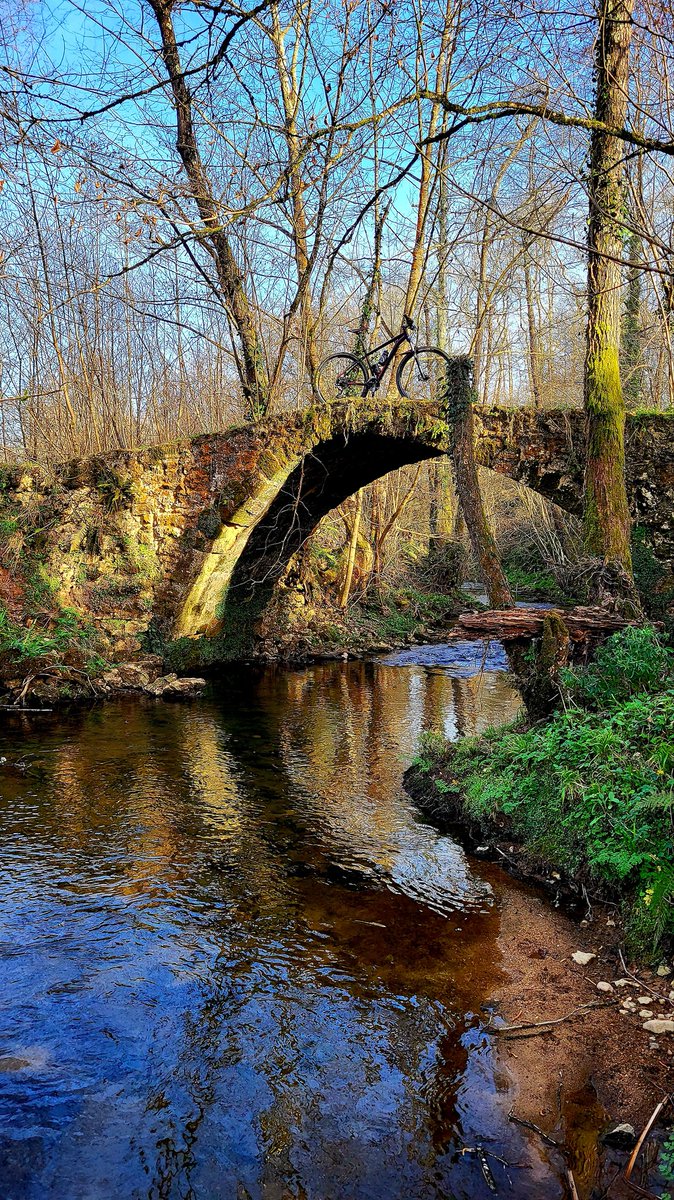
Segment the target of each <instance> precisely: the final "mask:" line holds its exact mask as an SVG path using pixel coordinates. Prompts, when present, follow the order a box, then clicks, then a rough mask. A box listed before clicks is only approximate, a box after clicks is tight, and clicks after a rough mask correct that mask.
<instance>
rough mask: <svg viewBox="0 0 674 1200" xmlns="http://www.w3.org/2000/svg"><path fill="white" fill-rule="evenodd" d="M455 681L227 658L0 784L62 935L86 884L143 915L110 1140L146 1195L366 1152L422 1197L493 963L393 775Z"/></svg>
mask: <svg viewBox="0 0 674 1200" xmlns="http://www.w3.org/2000/svg"><path fill="white" fill-rule="evenodd" d="M465 692H466V689H465V688H464V687H463V683H461V684H459V685H457V684H456V682H452V681H451V680H449V679H448V678H447V677H446V676H445V675H444V674H442V673H440V672H432V671H430V672H429V671H426V670H424V669H422V668H413V669H412V670H399V669H396V668H383V667H380V666H375V665H372V664H362V663H361V664H349V665H347V666H342V665H341V664H340V665H334V664H333V665H329V666H324V667H316V668H313V669H312V670H306V671H297V672H292V673H291V672H284V673H276V672H271V671H270V672H264V673H262V674H260V675H259V676H258V677H257V683H256V685H253V683H252V682H251V679H250V677H249V678H248V679H244V678H241V679H237V677H235V675H234V673H232V677H231V679H228V681H227V690H226V691H223V693H222V694H221V696H220V697H219V698H216V699H215V700H214V701H213V703H212V704H210V705H209V704H207V703H203V704H200V705H198V706H195V707H193V708H192V707H190V708H182V707H177V706H176V707H169V706H161V707H160V706H157V707H156V708H147V707H142V706H140V705H138V706H136V705H111V706H109V707H108V708H107V709H106V710H105V719H104V720H102V719H101V715H100V714H97V713H93V714H88V715H87V716H85V717H81V718H80V719H79V721H78V723H77V724H76V725H75V726H73V730H72V732H71V733H70V735H69V736H68V738H67V739H59V737H58V735H57V734H55V735H54V737H53V740H52V742H51V743H49V744H48V745H46V746H45V747H44V749H45V764H46V767H45V769H46V777H45V779H44V780H43V781H41V782H40V783H39V785H36V784H35V782H34V781H22V783H21V786H22V787H24V790H26V791H27V790H28V789H29V788H30V789H32V791H33V793H34V794H35V796H36V800H35V805H36V810H35V816H34V819H33V826H32V828H31V832H30V836H31V838H33V839H34V845H35V861H36V868H35V869H36V872H41V873H42V875H43V877H44V885H45V887H50V886H51V879H52V877H53V878H62V876H63V869H64V867H63V864H64V863H65V864H66V865H67V866H69V865H70V864H72V870H73V879H72V888H73V898H70V897H66V895H65V893H66V892H67V889H68V884H66V887H65V888H64V889H63V894H62V895H61V896H60V899H59V903H60V904H61V906H62V907H61V909H60V910H59V911H60V912H61V913H66V914H67V913H70V914H71V917H72V920H73V922H74V925H75V929H77V911H78V910H77V904H78V903H79V900H78V896H79V895H80V894H81V895H82V896H83V898H84V899H83V903H84V904H86V903H87V902H88V897H89V896H90V895H91V893H92V892H98V895H97V903H99V904H101V903H102V904H105V903H107V897H110V903H111V904H114V902H115V900H116V899H121V898H123V899H124V902H125V903H124V904H123V905H122V906H121V907H119V908H117V909H115V913H116V914H117V913H121V914H122V916H121V918H120V919H121V921H122V923H126V924H127V925H128V926H129V927H130V928H132V927H133V926H134V923H136V922H137V923H138V925H139V926H140V927H142V929H143V930H144V934H143V937H142V938H139V939H138V940H135V941H134V939H133V937H130V938H129V939H128V941H123V942H120V946H121V948H120V950H119V952H118V953H119V955H120V959H119V970H120V972H121V978H122V980H125V979H126V978H127V976H130V977H131V978H134V979H135V978H136V977H138V978H139V979H141V980H144V979H150V978H151V979H152V988H153V989H154V991H155V992H156V1005H157V1006H156V1009H155V1007H154V1006H149V1007H148V1008H147V1011H146V1016H145V1018H144V1019H145V1021H146V1027H144V1029H143V1033H142V1034H140V1035H138V1036H139V1039H140V1040H139V1044H142V1045H144V1044H145V1043H144V1042H143V1041H142V1039H145V1041H149V1049H147V1050H146V1052H145V1053H146V1056H147V1061H146V1062H144V1065H143V1068H142V1069H141V1070H140V1072H138V1071H136V1074H134V1075H133V1083H131V1082H130V1081H129V1080H128V1075H127V1074H126V1073H124V1072H123V1073H122V1076H121V1078H122V1086H121V1088H120V1089H119V1092H118V1094H119V1095H120V1096H122V1097H123V1096H124V1090H123V1089H124V1088H125V1087H127V1086H128V1087H130V1088H131V1090H132V1092H133V1089H135V1092H134V1095H135V1094H139V1096H140V1097H142V1098H143V1106H142V1107H143V1113H142V1115H141V1116H140V1117H135V1116H131V1117H130V1129H129V1135H130V1137H131V1139H132V1143H133V1145H134V1148H135V1149H134V1154H135V1156H136V1160H137V1158H138V1156H140V1160H141V1163H140V1165H139V1170H142V1171H143V1172H144V1173H145V1176H144V1177H146V1178H147V1185H146V1189H147V1190H146V1192H145V1194H147V1195H148V1196H149V1197H151V1198H152V1200H185V1198H189V1197H196V1196H201V1195H208V1194H222V1195H223V1196H224V1195H232V1196H234V1195H235V1194H236V1191H237V1187H239V1189H240V1195H241V1196H245V1195H247V1194H248V1193H250V1194H251V1195H254V1196H255V1197H257V1196H264V1197H276V1196H282V1195H292V1196H301V1195H302V1194H303V1193H302V1189H303V1188H304V1187H305V1186H306V1187H308V1188H309V1189H310V1190H313V1192H314V1194H321V1195H326V1196H327V1195H331V1196H335V1195H337V1194H339V1188H340V1186H341V1187H342V1192H343V1193H345V1190H348V1186H349V1180H352V1179H353V1177H354V1176H353V1174H351V1175H349V1174H348V1172H356V1173H358V1172H361V1173H362V1174H363V1177H365V1176H366V1175H367V1172H368V1171H375V1172H376V1171H377V1170H379V1169H380V1168H381V1169H382V1170H383V1169H384V1168H386V1169H390V1164H391V1163H396V1164H398V1166H397V1167H396V1170H397V1169H399V1170H400V1172H401V1176H400V1181H398V1182H396V1184H395V1186H396V1187H398V1186H400V1188H401V1191H400V1192H399V1193H398V1194H402V1189H403V1188H404V1184H403V1182H402V1181H403V1178H406V1176H405V1172H407V1171H409V1172H411V1174H410V1176H409V1179H410V1181H411V1189H412V1190H413V1189H414V1187H416V1185H417V1184H418V1185H419V1186H421V1187H422V1190H425V1192H426V1193H427V1194H429V1195H432V1194H434V1189H435V1187H436V1183H435V1182H434V1181H435V1180H437V1177H438V1170H439V1168H438V1165H437V1161H436V1155H437V1154H438V1153H439V1152H442V1151H444V1150H445V1149H446V1148H447V1147H448V1146H450V1145H451V1143H452V1142H453V1140H454V1138H455V1136H456V1124H457V1115H456V1111H455V1100H456V1093H457V1088H458V1087H459V1086H460V1084H461V1081H462V1080H464V1081H465V1079H466V1078H468V1076H467V1073H466V1069H467V1064H468V1062H469V1056H468V1052H467V1050H466V1048H465V1047H464V1045H463V1044H462V1041H461V1039H460V1037H459V1033H458V1032H455V1031H454V1029H453V1024H452V1014H456V1015H457V1016H460V1015H461V1014H463V1012H465V1011H466V1010H468V1009H472V1010H474V1011H475V1010H476V1009H477V1008H478V1006H479V1004H480V1002H481V1000H482V998H483V996H484V994H485V992H486V990H487V988H488V986H489V984H490V983H491V982H492V981H493V969H492V967H491V966H490V963H491V961H492V958H493V947H494V939H495V934H496V930H497V925H498V916H497V914H496V913H495V912H494V911H493V910H492V909H490V908H489V907H485V906H484V904H483V903H482V900H481V894H480V891H479V889H476V887H475V886H474V884H473V883H472V881H471V878H470V873H469V872H468V870H467V868H466V865H465V861H464V860H463V856H462V855H461V853H460V851H458V849H453V848H452V844H451V843H450V842H449V840H448V839H443V838H440V837H439V836H438V835H437V834H436V833H435V832H434V831H433V830H431V829H429V828H428V827H427V826H425V825H424V824H423V823H421V822H416V821H415V819H414V814H413V810H412V808H411V804H410V801H409V800H408V798H407V797H406V796H405V794H404V792H403V791H402V788H401V773H402V766H403V763H404V760H409V758H410V757H411V756H412V753H413V751H414V747H415V741H416V738H417V736H418V733H419V731H420V729H421V728H423V727H424V726H427V725H433V726H436V727H441V728H442V727H445V728H446V727H447V723H448V721H449V720H451V719H453V716H452V714H453V713H454V711H455V710H456V709H457V697H458V696H462V697H463V696H464V695H465ZM473 703H474V704H477V700H475V699H474V701H473ZM101 897H105V900H102V899H101ZM128 901H131V902H132V903H128ZM454 909H455V910H456V914H457V915H456V917H455V916H454V915H453V913H454ZM466 909H470V910H471V911H466ZM459 925H461V927H462V932H461V934H460V935H458V936H457V933H458V926H459ZM75 936H78V935H77V933H76V935H75ZM79 936H82V934H81V931H80V934H79ZM145 955H147V961H145V960H144V957H143V956H145ZM124 956H126V957H124ZM95 969H96V968H95V963H94V964H93V965H92V967H91V976H90V978H91V979H94V980H95ZM106 986H107V985H106ZM134 1002H135V1004H136V1005H137V1006H138V1005H139V1004H140V1003H141V1001H140V1000H139V999H138V998H137V997H136V998H135V1001H134ZM124 1003H125V1002H124V1001H119V1003H118V1007H119V1014H120V1015H119V1020H120V1021H121V1019H122V1014H123V1013H125V1012H127V1011H128V1012H130V1013H131V1017H132V1019H133V1021H138V1017H137V1014H136V1013H135V1010H134V1009H133V1007H132V1006H131V1007H129V1005H130V1003H131V1002H130V1001H127V1002H126V1004H127V1008H125V1007H124ZM96 1011H98V1010H96ZM167 1018H170V1021H169V1024H168V1026H167V1025H166V1024H165V1022H166V1020H167ZM167 1029H168V1032H167ZM132 1030H133V1023H132ZM97 1036H99V1033H98V1030H94V1029H90V1030H88V1032H87V1038H89V1039H90V1041H91V1043H92V1044H95V1039H96V1037H97ZM131 1036H132V1037H135V1036H136V1034H135V1033H132V1034H131ZM134 1044H135V1043H133V1042H132V1045H134ZM122 1102H123V1100H120V1101H119V1103H122ZM130 1111H131V1112H133V1110H132V1109H131V1110H130ZM115 1136H119V1135H118V1134H117V1135H116V1134H115V1133H114V1131H111V1132H109V1133H108V1132H107V1131H105V1130H102V1131H101V1134H100V1139H97V1138H93V1139H92V1140H91V1146H90V1150H89V1153H90V1154H92V1155H93V1154H94V1153H95V1152H96V1149H95V1148H96V1146H97V1145H98V1144H99V1143H100V1145H101V1146H103V1147H104V1149H105V1148H106V1147H107V1146H108V1145H109V1144H111V1143H112V1141H114V1138H115ZM106 1138H108V1139H110V1141H109V1142H106ZM387 1139H389V1140H387ZM239 1143H241V1145H240V1144H239ZM243 1143H245V1146H246V1147H247V1149H245V1152H244V1147H243ZM340 1147H343V1149H340ZM117 1149H119V1148H118V1147H117ZM331 1155H332V1156H333V1157H332V1158H331ZM349 1156H350V1157H349ZM123 1159H124V1154H121V1155H120V1154H119V1153H118V1154H117V1160H119V1161H121V1160H123ZM347 1176H348V1177H347ZM340 1181H341V1183H340ZM420 1181H423V1182H422V1183H420ZM241 1189H242V1190H241Z"/></svg>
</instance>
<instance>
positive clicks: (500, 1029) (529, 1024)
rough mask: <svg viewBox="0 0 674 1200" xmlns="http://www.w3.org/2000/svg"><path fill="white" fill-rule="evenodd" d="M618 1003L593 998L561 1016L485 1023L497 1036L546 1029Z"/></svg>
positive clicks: (612, 1006) (613, 1006)
mask: <svg viewBox="0 0 674 1200" xmlns="http://www.w3.org/2000/svg"><path fill="white" fill-rule="evenodd" d="M616 1004H618V1001H617V1000H593V1001H591V1002H590V1003H589V1004H581V1006H580V1008H574V1009H573V1010H572V1012H570V1013H566V1015H565V1016H563V1017H554V1018H551V1019H550V1020H549V1021H525V1022H524V1023H523V1024H522V1025H501V1026H494V1025H487V1026H486V1029H487V1030H488V1031H489V1032H490V1033H497V1034H498V1035H499V1036H502V1035H503V1034H508V1033H518V1032H520V1030H525V1029H531V1030H536V1029H540V1028H542V1029H544V1030H545V1029H548V1028H550V1027H551V1026H553V1025H561V1024H562V1022H563V1021H570V1020H572V1018H573V1017H581V1016H583V1015H584V1014H585V1013H586V1012H590V1011H591V1009H594V1008H615V1006H616Z"/></svg>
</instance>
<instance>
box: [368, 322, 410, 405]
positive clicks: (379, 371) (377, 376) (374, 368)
mask: <svg viewBox="0 0 674 1200" xmlns="http://www.w3.org/2000/svg"><path fill="white" fill-rule="evenodd" d="M403 342H409V344H410V346H411V347H412V349H414V344H413V342H412V339H411V337H410V335H409V330H408V329H403V330H401V332H400V333H396V335H395V337H392V338H389V339H388V341H387V342H381V344H380V345H379V346H373V347H372V349H371V350H363V352H362V355H361V357H362V359H363V360H364V362H366V363H367V369H368V371H369V372H370V378H369V379H368V381H367V385H366V386H367V389H368V391H369V390H370V388H372V387H374V385H375V384H379V383H380V382H381V380H382V379H383V377H384V375H385V373H386V371H387V370H388V368H389V367H390V365H391V363H392V362H393V359H394V358H395V356H396V354H397V352H398V349H399V348H400V346H402V344H403ZM387 346H390V347H391V349H390V350H389V351H388V353H387V355H386V358H385V359H383V361H382V362H374V363H373V362H372V361H371V360H372V359H373V358H374V356H375V355H376V354H381V351H382V350H385V349H386V347H387Z"/></svg>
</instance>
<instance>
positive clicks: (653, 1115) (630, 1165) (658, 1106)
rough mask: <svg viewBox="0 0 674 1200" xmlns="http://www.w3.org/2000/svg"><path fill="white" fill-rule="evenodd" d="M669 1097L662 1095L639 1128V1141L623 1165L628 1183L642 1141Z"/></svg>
mask: <svg viewBox="0 0 674 1200" xmlns="http://www.w3.org/2000/svg"><path fill="white" fill-rule="evenodd" d="M670 1099H671V1097H670V1096H669V1094H668V1095H666V1096H665V1097H664V1099H662V1100H661V1101H660V1103H659V1104H656V1106H655V1108H654V1109H653V1112H652V1113H651V1115H650V1117H649V1119H648V1121H647V1122H646V1124H645V1125H644V1127H643V1129H642V1130H641V1133H640V1135H639V1141H638V1142H637V1144H636V1146H635V1147H634V1150H633V1151H632V1154H631V1156H630V1161H629V1162H628V1164H627V1166H626V1167H625V1179H626V1180H627V1182H628V1183H629V1179H630V1175H631V1174H632V1171H633V1170H634V1164H635V1162H636V1161H637V1159H638V1157H639V1152H640V1150H641V1147H642V1146H643V1144H644V1142H645V1141H646V1138H647V1137H648V1135H649V1133H650V1131H651V1129H652V1128H653V1126H654V1125H655V1122H656V1121H657V1119H658V1117H659V1116H660V1113H661V1112H662V1110H663V1108H665V1106H666V1105H667V1104H668V1103H669V1101H670Z"/></svg>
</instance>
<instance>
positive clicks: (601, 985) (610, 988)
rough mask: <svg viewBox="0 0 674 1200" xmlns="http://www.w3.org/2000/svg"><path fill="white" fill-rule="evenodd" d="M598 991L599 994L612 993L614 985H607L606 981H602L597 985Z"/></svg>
mask: <svg viewBox="0 0 674 1200" xmlns="http://www.w3.org/2000/svg"><path fill="white" fill-rule="evenodd" d="M597 991H598V992H612V991H613V984H612V983H607V982H606V980H605V979H600V980H599V983H598V984H597Z"/></svg>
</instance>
